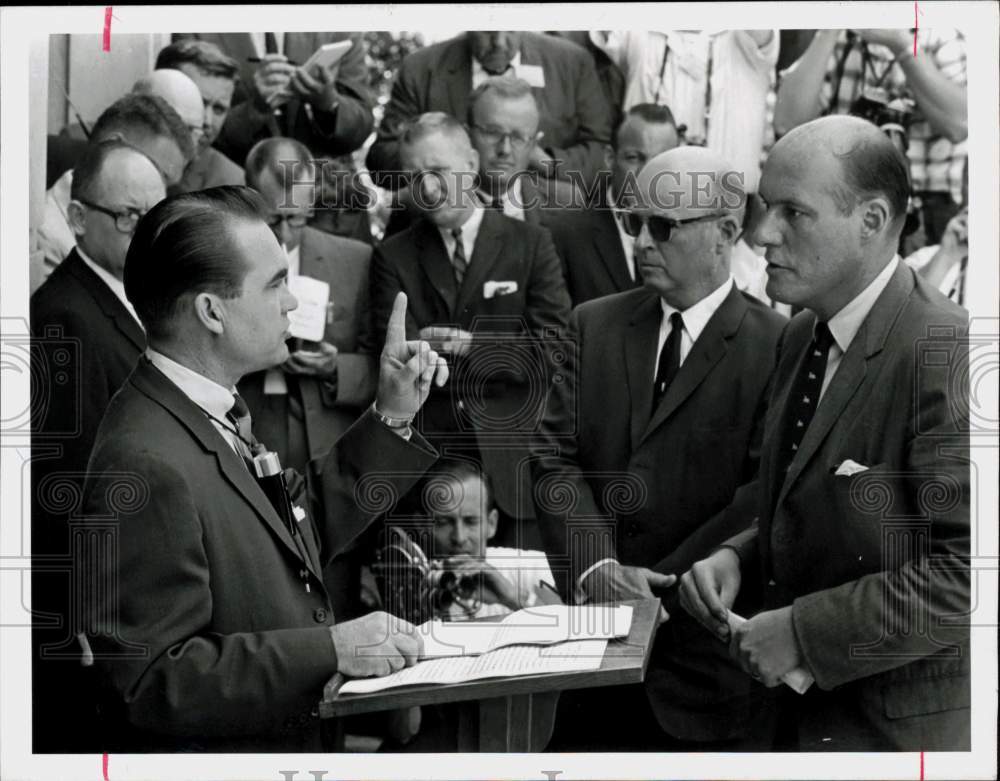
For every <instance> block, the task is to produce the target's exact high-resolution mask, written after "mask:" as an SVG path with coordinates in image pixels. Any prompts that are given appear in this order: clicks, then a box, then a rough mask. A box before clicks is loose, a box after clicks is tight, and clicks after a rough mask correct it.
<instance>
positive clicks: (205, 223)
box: [81, 187, 447, 752]
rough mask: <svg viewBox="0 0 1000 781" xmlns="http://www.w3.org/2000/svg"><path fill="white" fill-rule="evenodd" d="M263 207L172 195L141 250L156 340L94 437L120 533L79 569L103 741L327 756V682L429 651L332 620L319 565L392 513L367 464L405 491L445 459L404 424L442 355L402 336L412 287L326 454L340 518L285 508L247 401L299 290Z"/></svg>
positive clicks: (384, 627)
mask: <svg viewBox="0 0 1000 781" xmlns="http://www.w3.org/2000/svg"><path fill="white" fill-rule="evenodd" d="M265 213H266V208H265V205H264V204H263V202H262V201H261V200H260V197H259V196H258V195H257V194H256V193H254V192H253V191H252V190H249V189H248V188H241V187H219V188H214V189H210V190H205V191H201V192H197V193H188V194H185V195H179V196H176V197H174V198H169V199H167V200H166V201H163V202H162V203H161V204H160V205H159V206H158V207H157V208H155V209H153V210H152V211H150V212H149V214H147V215H146V217H144V218H143V220H142V221H141V222H140V224H139V227H138V229H137V231H136V234H135V236H134V238H133V241H132V245H131V247H130V251H129V254H128V258H127V260H126V264H125V277H124V281H125V290H126V293H127V294H128V297H129V300H130V301H132V303H133V305H134V306H135V309H136V311H137V312H138V314H139V318H140V320H141V321H142V323H143V325H144V326H145V329H146V333H147V337H148V343H149V347H148V349H147V351H146V352H145V354H144V355H143V356H142V357H141V358H140V361H139V365H138V366H137V367H136V369H135V371H134V372H133V373H132V375H131V376H130V378H129V379H128V381H127V382H126V384H125V385H124V386H123V388H122V390H121V391H120V392H119V393H118V394H117V396H115V398H114V399H113V400H112V403H111V406H110V407H109V409H108V412H107V415H106V416H105V418H104V421H103V423H102V424H101V428H100V430H99V431H98V435H97V441H96V443H95V446H94V452H93V455H92V456H91V460H90V464H89V476H88V481H87V486H86V488H85V491H84V495H85V498H84V506H85V514H84V526H85V529H86V531H87V533H88V534H89V535H90V537H91V538H94V539H96V540H101V541H105V542H109V543H110V544H109V547H108V548H104V547H99V550H98V549H94V548H91V549H89V551H88V550H84V551H83V552H82V556H83V559H84V561H83V562H82V564H81V566H82V567H83V568H84V570H85V573H86V578H85V579H86V582H87V584H88V585H87V587H86V588H85V591H84V593H83V595H82V598H83V600H84V604H85V605H87V609H88V615H87V621H88V623H87V627H88V637H89V639H90V642H91V646H92V648H93V650H94V656H95V659H96V661H97V664H98V665H99V667H100V669H101V671H102V672H103V674H104V677H105V679H106V681H107V684H108V688H109V690H110V696H109V697H108V700H107V702H108V705H109V708H110V709H111V714H110V715H111V717H112V718H113V719H114V718H115V717H123V719H124V722H125V725H124V726H122V727H121V728H118V727H117V725H116V729H115V731H114V732H113V733H112V732H109V734H112V735H113V736H114V737H110V738H108V743H109V744H108V745H106V746H105V747H104V750H106V751H107V750H115V751H130V752H134V751H144V750H145V751H149V750H154V751H163V750H167V751H177V750H210V751H217V752H218V751H239V750H253V751H316V750H320V748H321V747H322V745H323V743H322V740H321V730H320V728H319V719H318V713H317V711H316V705H317V703H318V701H319V699H320V697H321V695H322V690H323V685H324V684H325V683H326V681H327V680H328V679H329V678H330V677H331V676H332V675H333V674H334V673H336V672H338V671H340V672H342V673H344V674H345V675H348V676H367V675H383V674H386V673H388V672H390V671H392V670H396V669H399V668H401V667H403V666H404V665H409V664H412V663H413V662H414V660H415V658H416V655H417V652H418V650H419V641H418V639H417V638H416V637H415V636H414V635H413V632H412V627H410V626H409V625H407V624H405V623H400V622H393V621H391V620H390V619H389V617H388V616H387V615H386V614H384V613H374V614H369V615H367V616H363V617H361V618H358V619H355V620H353V621H347V622H345V623H339V624H338V623H336V622H335V617H334V615H333V611H332V609H331V607H330V597H329V595H328V593H327V591H326V589H325V587H324V585H323V579H322V566H323V562H324V560H325V559H326V558H327V557H329V556H330V555H333V554H334V553H336V552H337V550H339V549H341V548H342V547H343V546H344V545H346V544H348V543H349V542H350V541H351V539H352V538H353V537H354V536H355V535H357V534H359V533H360V532H361V531H363V530H364V528H365V527H366V526H367V525H368V524H369V523H370V522H371V521H372V520H373V519H374V518H375V517H376V515H377V513H378V512H379V511H380V509H379V508H377V507H376V506H375V504H374V503H373V502H372V501H368V500H367V499H366V497H367V496H369V494H368V493H366V492H365V491H364V490H362V489H361V488H360V487H359V488H358V490H357V492H355V491H354V488H355V484H356V482H357V481H358V480H359V479H360V478H361V477H362V475H364V476H365V478H366V480H367V481H368V482H367V483H366V484H370V482H371V480H372V479H373V478H374V479H376V480H377V482H378V483H379V485H380V486H382V487H383V488H384V491H386V492H389V493H390V494H391V493H392V492H396V493H397V495H398V494H401V493H402V492H403V491H405V490H407V489H408V488H409V486H410V483H412V482H413V481H414V480H416V479H417V478H418V477H419V475H420V474H421V473H422V472H423V471H424V470H426V469H427V468H428V467H429V466H430V464H431V463H432V462H433V461H434V458H435V456H436V454H435V452H434V451H433V449H431V448H430V447H429V446H428V445H427V444H426V443H425V442H424V441H423V440H422V438H421V437H420V435H419V434H417V433H416V432H414V431H413V430H412V429H411V428H410V426H409V421H410V420H412V418H413V416H414V415H415V414H416V412H417V410H418V409H419V407H420V405H421V404H422V403H423V400H424V399H425V398H426V395H427V392H428V391H429V389H430V386H431V383H432V380H436V381H437V382H438V383H443V382H444V381H445V379H446V378H447V367H446V366H445V364H444V363H443V361H440V360H439V359H438V357H437V355H436V353H434V352H433V351H431V350H430V348H429V346H428V345H427V343H426V342H407V341H405V336H404V333H403V321H404V319H405V309H406V300H405V297H404V296H400V297H399V298H398V299H397V301H396V306H395V308H394V310H393V313H392V317H391V319H390V324H389V328H388V336H387V338H386V346H385V349H384V350H383V352H382V357H381V374H380V378H379V384H378V391H377V395H376V402H375V405H374V406H373V407H372V408H370V409H369V411H368V412H367V413H366V414H365V415H364V416H363V417H362V418H361V419H360V421H359V422H358V423H357V424H356V425H355V426H354V427H352V428H351V429H350V430H349V431H348V432H347V433H346V434H345V435H344V437H343V438H342V439H341V440H340V441H339V442H338V443H337V445H335V446H334V447H333V448H332V450H331V451H330V454H329V456H328V460H327V462H326V464H325V465H324V470H323V482H322V493H323V499H324V504H325V509H326V513H325V515H324V516H323V517H317V518H313V517H311V515H310V513H309V511H308V510H309V508H308V507H305V506H299V507H296V508H294V511H292V509H293V508H290V507H287V504H286V503H282V502H277V501H276V502H275V503H274V504H273V505H272V503H271V500H269V498H268V495H267V494H265V493H264V490H263V488H262V486H261V484H259V483H258V481H257V480H256V479H255V477H254V474H253V473H252V472H251V469H252V465H251V464H249V463H248V461H249V460H250V458H251V455H252V454H253V452H254V451H255V450H257V449H258V448H257V443H256V442H255V440H254V438H253V434H252V432H251V424H250V420H249V414H248V412H247V411H246V406H245V402H243V401H242V399H241V398H240V397H239V395H238V394H234V390H235V384H236V382H237V380H239V378H240V377H241V376H242V375H243V374H245V373H247V372H250V371H255V370H259V369H262V368H264V367H267V366H272V365H274V364H276V363H281V362H282V361H284V360H285V359H286V358H287V357H288V351H287V348H286V347H285V339H286V338H287V336H288V334H287V331H288V317H287V313H288V312H289V311H290V310H292V309H294V308H295V306H296V303H297V302H296V300H295V298H294V297H293V296H292V295H291V294H290V293H289V291H288V288H287V287H286V284H285V280H286V276H287V273H288V260H287V258H286V256H285V253H284V252H282V250H281V247H280V245H279V244H278V242H277V240H276V239H275V237H274V234H273V233H272V232H271V230H270V228H269V227H268V225H267V223H266V222H265V221H264V219H263V217H262V215H263V214H265ZM378 492H379V491H376V493H378ZM291 493H292V501H293V502H294V503H296V504H298V503H300V502H301V503H302V505H304V504H305V503H304V502H302V500H301V499H300V498H299V496H298V495H297V494H296V493H295V492H294V491H293V492H291ZM284 509H287V510H289V512H279V511H280V510H284ZM382 509H385V508H382ZM282 516H284V517H282Z"/></svg>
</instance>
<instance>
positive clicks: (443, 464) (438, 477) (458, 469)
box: [419, 458, 496, 512]
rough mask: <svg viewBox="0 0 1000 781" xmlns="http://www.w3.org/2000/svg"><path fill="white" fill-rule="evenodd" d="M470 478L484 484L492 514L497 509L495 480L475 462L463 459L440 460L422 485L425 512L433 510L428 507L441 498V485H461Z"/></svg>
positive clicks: (486, 502) (488, 506) (484, 493)
mask: <svg viewBox="0 0 1000 781" xmlns="http://www.w3.org/2000/svg"><path fill="white" fill-rule="evenodd" d="M468 478H471V479H473V480H479V481H480V482H481V483H482V484H483V498H484V500H485V504H486V511H487V512H490V511H491V510H493V509H495V508H496V501H495V500H494V498H493V480H492V479H491V478H490V476H489V474H488V473H487V472H486V470H484V469H483V468H482V467H481V466H480V465H479V464H478V463H476V462H475V461H471V460H467V459H462V458H439V459H438V460H437V461H436V462H435V463H434V466H433V467H432V468H431V470H430V471H429V472H428V473H427V475H426V476H425V478H424V480H423V482H422V483H421V489H420V493H419V496H420V499H421V502H422V503H423V510H424V511H425V512H427V511H429V510H430V509H431V508H430V507H428V506H427V505H428V504H431V503H433V502H434V498H435V496H438V497H439V494H440V492H441V491H442V490H443V489H441V488H439V487H438V486H440V485H441V483H443V482H445V481H449V480H450V481H455V482H458V483H461V482H462V481H463V480H466V479H468ZM439 498H440V497H439Z"/></svg>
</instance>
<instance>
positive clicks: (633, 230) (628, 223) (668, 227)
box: [616, 209, 723, 242]
mask: <svg viewBox="0 0 1000 781" xmlns="http://www.w3.org/2000/svg"><path fill="white" fill-rule="evenodd" d="M616 214H617V215H618V216H619V218H620V219H621V222H622V228H623V229H624V230H625V232H626V233H627V234H628V235H629V236H632V237H633V238H635V237H636V236H638V235H639V233H640V232H641V231H642V226H643V225H645V224H647V223H648V224H649V235H650V236H651V237H652V239H653V241H661V242H667V241H670V234H671V232H672V231H673V229H674V228H676V227H677V226H678V225H687V224H688V223H691V222H701V221H702V220H717V219H719V217H722V216H723V215H721V214H707V215H705V216H703V217H689V218H688V219H686V220H674V219H671V218H670V217H661V216H659V215H657V214H651V215H649V216H646V215H642V214H637V213H636V212H633V211H628V210H625V209H619V210H617V211H616Z"/></svg>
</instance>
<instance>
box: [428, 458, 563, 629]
mask: <svg viewBox="0 0 1000 781" xmlns="http://www.w3.org/2000/svg"><path fill="white" fill-rule="evenodd" d="M420 497H421V500H422V505H423V506H422V510H423V514H424V515H426V516H428V517H429V518H431V519H432V521H433V526H432V528H431V546H432V547H431V550H430V555H431V567H432V573H433V574H432V580H433V581H434V582H435V583H436V584H437V586H438V587H437V589H436V592H435V593H436V594H437V595H439V596H440V598H439V599H438V600H437V601H436V604H435V608H436V610H435V612H436V613H437V614H438V615H440V616H442V617H446V618H450V619H452V620H456V619H458V620H461V619H477V618H483V617H485V616H499V615H505V614H507V613H510V612H512V611H514V610H520V609H521V608H523V607H531V606H532V605H536V604H539V603H542V604H545V603H548V602H552V601H560V600H559V599H558V596H557V593H556V590H555V580H554V579H553V577H552V572H551V571H550V570H549V564H548V561H547V560H546V558H545V554H544V553H543V552H542V551H533V550H520V549H518V548H500V547H494V546H488V545H487V543H488V542H489V540H492V539H493V537H494V535H495V534H496V531H497V521H498V520H499V518H500V513H499V512H498V511H497V508H496V502H495V501H494V499H493V486H492V482H491V481H490V478H489V475H487V474H486V473H485V472H484V471H483V470H482V469H481V468H480V467H479V466H478V465H476V464H474V463H472V462H470V461H462V460H459V459H448V458H445V459H441V460H440V461H438V463H437V464H436V465H435V467H434V469H433V470H432V471H431V472H430V473H429V474H428V476H427V479H426V481H425V483H424V487H423V490H422V491H421V492H420ZM452 575H453V576H454V577H451V576H452ZM449 583H450V584H451V585H449Z"/></svg>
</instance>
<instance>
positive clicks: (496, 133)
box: [469, 123, 538, 150]
mask: <svg viewBox="0 0 1000 781" xmlns="http://www.w3.org/2000/svg"><path fill="white" fill-rule="evenodd" d="M469 129H471V130H475V131H476V132H477V133H479V135H481V136H482V137H483V138H484V139H485V140H486V141H487V142H488V143H490V144H493V145H496V144H499V143H501V142H502V141H503V140H504V139H505V138H506V139H509V140H510V147H511V149H518V150H520V149H524V148H525V147H528V146H530V145H531V143H532V142H533V141H535V140H537V139H538V134H537V133H535V135H533V136H530V137H527V138H525V137H524V136H522V135H521V134H520V133H516V134H515V132H514V131H507V132H504V131H502V130H494V129H492V128H488V127H484V126H483V125H477V124H475V123H473V124H471V125H469Z"/></svg>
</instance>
